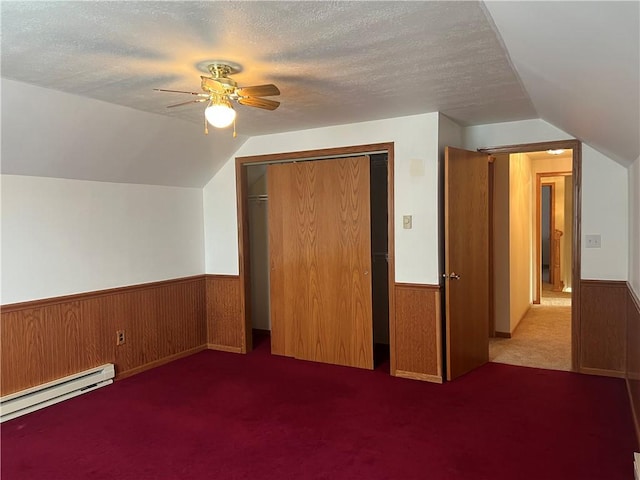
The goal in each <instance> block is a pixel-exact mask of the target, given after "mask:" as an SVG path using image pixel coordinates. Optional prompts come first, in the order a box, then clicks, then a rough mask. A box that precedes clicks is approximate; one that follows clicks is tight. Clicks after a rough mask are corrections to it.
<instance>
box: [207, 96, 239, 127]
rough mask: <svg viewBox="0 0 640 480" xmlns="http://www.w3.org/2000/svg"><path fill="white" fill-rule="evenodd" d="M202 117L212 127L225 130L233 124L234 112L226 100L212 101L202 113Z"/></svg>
mask: <svg viewBox="0 0 640 480" xmlns="http://www.w3.org/2000/svg"><path fill="white" fill-rule="evenodd" d="M204 116H205V118H206V119H207V122H209V123H210V124H211V125H212V126H214V127H216V128H225V127H228V126H229V125H231V124H232V123H233V121H234V120H235V118H236V111H235V110H234V109H233V107H232V106H231V103H229V101H228V100H226V99H220V100H217V101H212V102H211V103H210V104H209V106H208V107H207V108H206V109H205V111H204Z"/></svg>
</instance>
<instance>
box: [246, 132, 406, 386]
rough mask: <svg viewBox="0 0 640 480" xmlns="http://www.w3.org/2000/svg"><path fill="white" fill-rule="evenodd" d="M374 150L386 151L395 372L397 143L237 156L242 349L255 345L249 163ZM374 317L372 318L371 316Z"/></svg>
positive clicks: (391, 322)
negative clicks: (252, 311)
mask: <svg viewBox="0 0 640 480" xmlns="http://www.w3.org/2000/svg"><path fill="white" fill-rule="evenodd" d="M374 153H386V154H387V165H388V167H387V212H388V213H387V232H388V238H387V248H388V253H389V262H388V266H389V271H388V283H389V288H388V291H389V349H390V352H389V353H390V364H391V365H390V366H391V374H392V375H394V374H395V363H396V362H395V296H394V292H395V236H394V228H395V220H394V189H393V186H394V175H393V174H394V168H393V165H394V161H393V159H394V143H393V142H386V143H373V144H366V145H354V146H348V147H336V148H325V149H318V150H304V151H297V152H285V153H274V154H265V155H252V156H247V157H236V159H235V160H236V202H237V214H238V260H239V275H238V276H239V279H240V319H241V325H240V327H241V328H240V330H241V332H242V338H243V340H244V343H243V345H242V347H241V348H242V351H243V352H250V351H251V350H252V348H253V341H252V335H251V333H252V327H251V273H250V272H251V265H250V263H251V261H250V255H249V252H250V249H249V242H250V240H249V208H248V199H247V194H248V185H247V169H246V167H247V166H249V165H259V164H269V163H284V162H295V161H313V160H329V159H332V158H342V157H351V156H361V155H370V154H374ZM372 321H373V319H372Z"/></svg>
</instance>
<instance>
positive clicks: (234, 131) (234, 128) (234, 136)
mask: <svg viewBox="0 0 640 480" xmlns="http://www.w3.org/2000/svg"><path fill="white" fill-rule="evenodd" d="M236 136H237V135H236V119H235V118H234V119H233V138H236Z"/></svg>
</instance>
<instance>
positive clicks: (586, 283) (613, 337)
mask: <svg viewBox="0 0 640 480" xmlns="http://www.w3.org/2000/svg"><path fill="white" fill-rule="evenodd" d="M580 288H581V293H582V295H581V297H582V298H581V303H580V324H581V330H580V369H579V371H580V372H581V373H590V374H594V375H607V376H613V377H622V376H624V372H625V363H626V330H627V325H626V323H627V286H626V282H623V281H602V280H582V281H581V285H580Z"/></svg>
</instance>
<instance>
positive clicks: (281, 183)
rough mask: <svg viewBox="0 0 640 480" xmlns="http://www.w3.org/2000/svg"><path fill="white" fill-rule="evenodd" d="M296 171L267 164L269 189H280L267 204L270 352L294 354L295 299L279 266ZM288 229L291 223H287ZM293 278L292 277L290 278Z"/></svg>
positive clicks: (272, 190)
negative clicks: (292, 313) (292, 321)
mask: <svg viewBox="0 0 640 480" xmlns="http://www.w3.org/2000/svg"><path fill="white" fill-rule="evenodd" d="M292 173H293V170H291V169H289V168H284V166H283V165H281V164H276V165H268V166H267V184H268V185H267V191H269V192H278V194H276V195H271V197H270V198H269V202H268V204H267V208H268V209H269V211H268V218H269V224H268V230H269V232H268V235H269V269H270V272H269V301H270V305H269V307H270V316H271V318H270V323H271V353H273V354H274V355H286V356H288V357H293V355H294V351H293V332H294V329H293V325H290V324H289V323H290V321H289V320H288V318H289V315H290V314H289V315H288V314H287V309H288V308H291V305H293V301H294V298H295V297H294V293H293V290H292V289H288V288H286V284H287V279H286V277H285V274H286V272H287V271H286V270H285V269H283V268H279V266H280V265H282V264H283V262H284V256H285V250H284V248H285V247H284V240H285V237H284V228H285V225H284V222H285V221H286V219H287V216H285V211H286V209H287V208H290V206H291V205H296V203H294V202H295V201H294V199H292V198H290V197H292V195H293V193H294V192H295V189H293V188H291V187H292V185H293V181H294V180H293V178H292ZM287 227H288V228H289V226H287ZM289 281H290V280H289Z"/></svg>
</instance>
